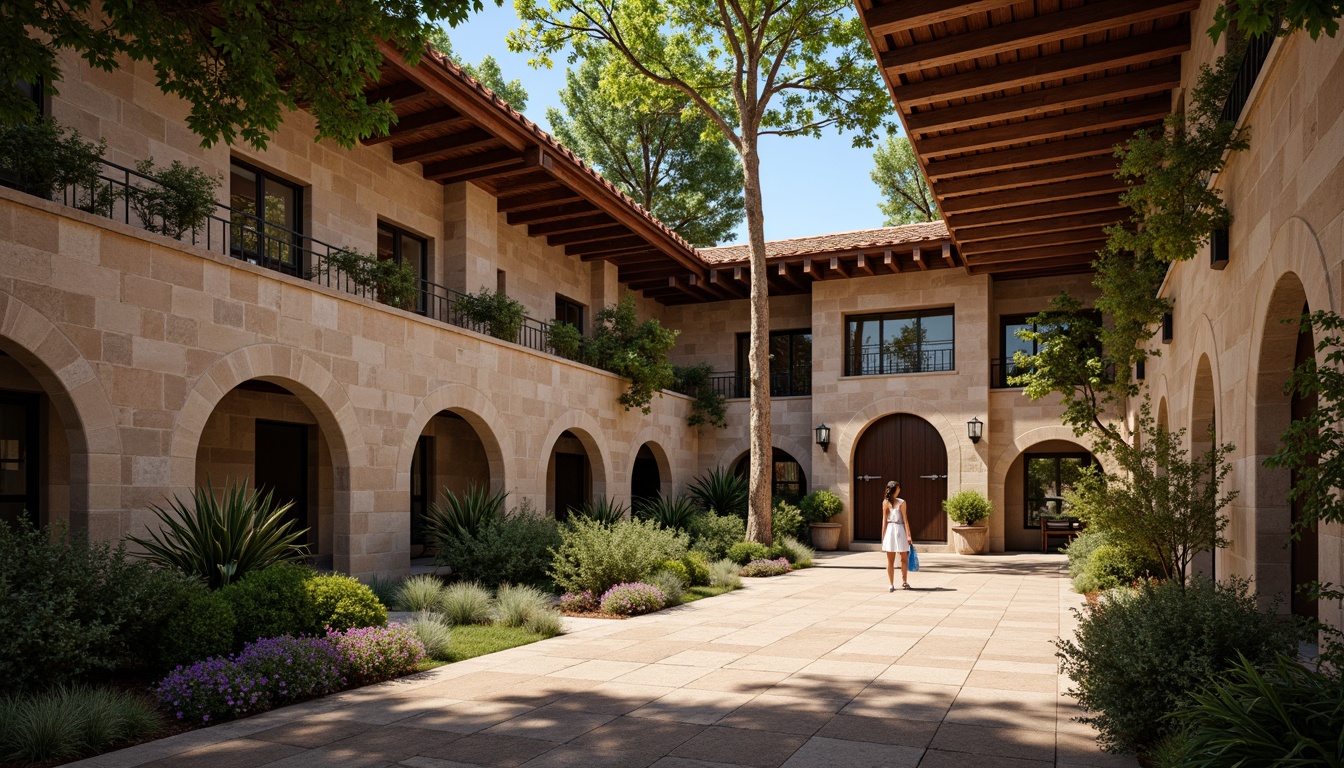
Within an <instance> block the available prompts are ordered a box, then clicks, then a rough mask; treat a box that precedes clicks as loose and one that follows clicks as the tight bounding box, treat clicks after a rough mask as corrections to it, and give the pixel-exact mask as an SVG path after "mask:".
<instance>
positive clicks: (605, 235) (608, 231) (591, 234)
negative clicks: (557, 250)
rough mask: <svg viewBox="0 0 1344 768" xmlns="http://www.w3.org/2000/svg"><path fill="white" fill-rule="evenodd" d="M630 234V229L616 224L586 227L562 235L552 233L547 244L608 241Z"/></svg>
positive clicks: (547, 239)
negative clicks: (598, 227) (597, 227)
mask: <svg viewBox="0 0 1344 768" xmlns="http://www.w3.org/2000/svg"><path fill="white" fill-rule="evenodd" d="M629 235H630V230H628V229H626V228H625V227H623V226H621V225H620V224H614V225H612V226H609V227H602V228H600V229H584V230H580V231H578V232H566V233H564V234H562V235H550V236H549V237H547V238H546V244H547V245H575V244H577V243H597V242H606V241H607V240H613V239H617V238H621V237H627V236H629Z"/></svg>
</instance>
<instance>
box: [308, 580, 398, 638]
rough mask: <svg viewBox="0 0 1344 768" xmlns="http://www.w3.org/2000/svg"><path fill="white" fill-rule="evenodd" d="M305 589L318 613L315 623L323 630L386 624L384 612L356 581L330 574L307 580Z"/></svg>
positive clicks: (374, 596) (367, 591)
mask: <svg viewBox="0 0 1344 768" xmlns="http://www.w3.org/2000/svg"><path fill="white" fill-rule="evenodd" d="M306 586H307V587H308V596H309V598H310V599H312V601H313V606H314V607H315V608H316V610H317V622H318V624H320V625H321V626H323V627H331V628H332V629H350V628H351V627H381V626H382V625H384V624H386V623H387V609H386V608H384V607H383V604H382V603H381V602H379V600H378V596H377V595H375V594H373V590H371V589H369V588H368V587H366V586H364V585H363V584H361V583H359V580H358V579H352V578H350V577H349V576H339V575H335V574H329V575H322V576H315V577H313V578H311V579H309V580H308V582H307V585H306Z"/></svg>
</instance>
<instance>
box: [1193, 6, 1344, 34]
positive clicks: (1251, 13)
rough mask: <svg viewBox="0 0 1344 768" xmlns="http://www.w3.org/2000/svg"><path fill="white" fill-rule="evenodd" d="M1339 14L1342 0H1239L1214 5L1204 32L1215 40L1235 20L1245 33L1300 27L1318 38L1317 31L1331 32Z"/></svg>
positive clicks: (1343, 11)
mask: <svg viewBox="0 0 1344 768" xmlns="http://www.w3.org/2000/svg"><path fill="white" fill-rule="evenodd" d="M1341 17H1344V2H1340V0H1239V2H1236V3H1220V4H1219V5H1218V9H1217V10H1215V11H1214V14H1213V26H1211V27H1209V30H1208V32H1209V37H1211V38H1213V41H1214V42H1215V43H1216V42H1218V38H1219V37H1221V36H1222V34H1223V33H1224V32H1226V31H1227V30H1228V28H1229V27H1230V26H1232V24H1233V23H1234V22H1235V24H1236V28H1237V29H1238V30H1240V31H1241V32H1244V33H1246V34H1249V35H1263V34H1265V33H1267V32H1272V33H1275V34H1278V35H1290V34H1292V33H1293V32H1296V31H1298V30H1303V29H1304V30H1306V31H1307V34H1309V35H1311V39H1312V40H1319V39H1320V37H1321V33H1325V35H1326V36H1327V37H1334V36H1335V33H1336V32H1338V31H1339V20H1340V18H1341Z"/></svg>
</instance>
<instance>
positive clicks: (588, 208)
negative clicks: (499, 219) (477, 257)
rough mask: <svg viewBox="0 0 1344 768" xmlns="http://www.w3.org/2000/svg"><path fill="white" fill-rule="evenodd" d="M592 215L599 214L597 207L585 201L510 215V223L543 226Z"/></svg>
mask: <svg viewBox="0 0 1344 768" xmlns="http://www.w3.org/2000/svg"><path fill="white" fill-rule="evenodd" d="M590 213H597V206H596V205H593V204H592V203H590V202H588V201H587V200H584V201H582V202H577V203H561V204H560V205H552V206H547V207H544V208H533V209H531V210H524V211H518V212H516V213H510V214H509V216H508V222H509V224H511V225H513V226H515V227H516V226H518V225H519V224H542V223H544V222H547V221H559V220H561V219H572V218H574V217H575V216H583V215H586V214H590Z"/></svg>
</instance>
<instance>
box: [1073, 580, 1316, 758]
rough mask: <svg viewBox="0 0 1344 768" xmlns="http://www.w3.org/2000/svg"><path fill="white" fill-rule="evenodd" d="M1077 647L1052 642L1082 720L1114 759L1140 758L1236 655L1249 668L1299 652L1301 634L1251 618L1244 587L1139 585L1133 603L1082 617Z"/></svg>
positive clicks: (1256, 615) (1253, 612) (1261, 616)
mask: <svg viewBox="0 0 1344 768" xmlns="http://www.w3.org/2000/svg"><path fill="white" fill-rule="evenodd" d="M1078 616H1079V624H1078V631H1077V634H1076V636H1075V638H1074V639H1073V640H1060V641H1057V645H1058V647H1059V653H1058V655H1059V657H1060V659H1061V660H1062V663H1061V667H1062V669H1063V671H1064V672H1065V673H1066V674H1067V675H1068V676H1069V678H1070V679H1071V680H1073V682H1074V685H1075V688H1074V690H1073V691H1071V693H1072V694H1073V695H1075V696H1077V697H1078V701H1079V703H1080V704H1082V706H1083V707H1084V708H1085V709H1087V710H1088V711H1089V712H1091V713H1095V714H1092V715H1089V716H1088V717H1085V718H1083V721H1084V722H1088V723H1091V724H1093V725H1094V726H1095V727H1096V728H1097V730H1098V731H1099V732H1100V736H1099V737H1098V741H1099V742H1100V743H1101V745H1102V746H1104V747H1105V748H1106V749H1108V750H1110V751H1116V752H1120V751H1124V752H1136V751H1142V750H1145V749H1148V748H1150V747H1152V746H1154V745H1156V744H1157V743H1158V742H1159V741H1160V740H1161V739H1162V738H1163V737H1164V736H1166V735H1167V734H1168V733H1169V732H1170V731H1171V730H1172V722H1171V721H1170V720H1168V719H1166V715H1168V714H1170V713H1172V712H1174V711H1176V710H1177V709H1178V708H1179V707H1180V706H1182V705H1183V704H1185V703H1186V702H1187V701H1188V699H1189V696H1190V694H1191V693H1192V692H1193V691H1194V690H1195V689H1197V688H1198V687H1199V686H1200V685H1203V684H1204V683H1205V682H1207V681H1209V680H1212V679H1214V678H1215V677H1216V676H1218V675H1220V674H1222V673H1224V672H1226V671H1227V670H1229V669H1231V668H1232V667H1233V666H1234V665H1235V664H1236V663H1237V659H1238V654H1240V655H1242V656H1245V657H1246V658H1247V659H1250V660H1251V662H1252V663H1254V664H1264V663H1268V662H1271V661H1272V660H1273V659H1274V657H1275V655H1276V654H1278V653H1289V652H1292V651H1294V650H1296V640H1297V637H1298V636H1299V635H1300V634H1301V633H1300V631H1298V630H1296V629H1295V628H1294V627H1292V626H1290V625H1286V624H1283V623H1280V621H1279V620H1278V619H1276V618H1275V617H1274V616H1272V615H1269V614H1266V613H1261V612H1260V611H1259V610H1257V609H1256V604H1255V599H1254V598H1253V597H1251V596H1249V595H1248V594H1247V584H1246V582H1244V581H1234V582H1231V583H1229V584H1226V585H1224V584H1214V583H1212V582H1209V581H1208V580H1206V579H1203V578H1197V579H1196V580H1195V582H1193V583H1192V584H1190V585H1189V586H1183V585H1182V584H1180V583H1179V582H1175V581H1166V582H1162V583H1160V584H1157V585H1153V584H1143V585H1141V586H1140V588H1139V590H1138V592H1137V593H1135V595H1134V596H1133V597H1132V598H1129V599H1125V600H1117V601H1108V602H1105V603H1103V604H1102V605H1101V607H1098V608H1088V609H1086V610H1085V611H1082V612H1079V613H1078Z"/></svg>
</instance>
